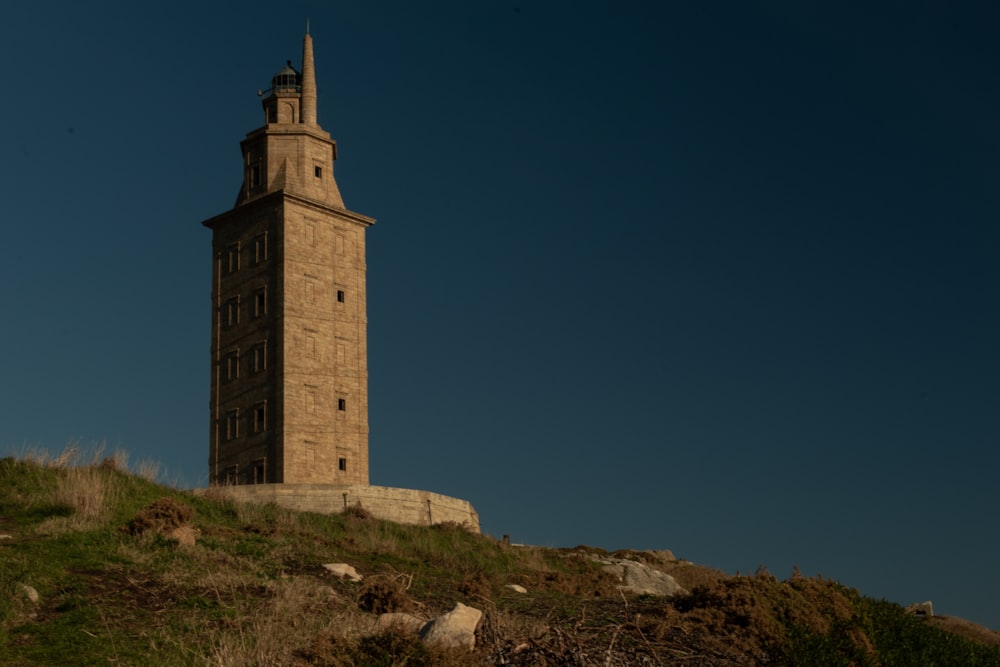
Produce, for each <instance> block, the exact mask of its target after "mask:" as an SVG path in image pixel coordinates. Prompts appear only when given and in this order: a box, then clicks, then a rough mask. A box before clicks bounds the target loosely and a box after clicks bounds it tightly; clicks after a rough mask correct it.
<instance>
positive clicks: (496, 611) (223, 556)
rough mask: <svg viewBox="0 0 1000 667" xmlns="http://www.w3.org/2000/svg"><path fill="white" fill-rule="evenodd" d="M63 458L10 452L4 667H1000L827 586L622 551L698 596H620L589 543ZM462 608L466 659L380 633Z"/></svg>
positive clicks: (3, 527)
mask: <svg viewBox="0 0 1000 667" xmlns="http://www.w3.org/2000/svg"><path fill="white" fill-rule="evenodd" d="M72 458H73V457H72V456H64V457H62V460H45V459H42V460H37V459H36V460H21V459H14V458H5V459H2V460H0V664H4V665H49V664H76V665H107V664H109V663H111V664H125V665H144V664H162V665H328V666H349V665H408V666H414V665H476V664H483V665H496V664H506V665H675V664H677V665H688V666H693V665H872V666H874V665H887V666H889V665H892V666H896V665H900V666H909V665H956V666H958V665H961V666H962V667H968V666H974V665H997V666H1000V648H998V647H997V645H996V644H998V643H1000V642H998V639H1000V638H998V636H997V635H996V634H995V633H991V632H989V631H986V630H985V629H982V628H978V627H977V626H972V625H971V624H963V623H960V622H954V623H951V624H949V622H948V619H937V618H936V619H933V622H931V623H928V622H925V621H921V620H919V619H916V618H913V617H911V616H909V615H907V614H905V613H904V612H903V611H902V609H901V608H900V607H899V606H898V605H896V604H893V603H890V602H885V601H878V600H872V599H869V598H865V597H862V596H860V595H858V593H857V592H856V591H854V590H852V589H850V588H847V587H845V586H842V585H840V584H838V583H836V582H831V581H826V580H822V579H813V578H806V577H801V576H793V577H792V578H791V579H789V580H787V581H779V580H778V579H776V578H775V577H773V576H771V575H770V574H768V573H766V572H759V573H757V574H756V575H754V576H750V577H747V576H743V577H732V576H727V575H725V574H723V573H721V572H718V571H715V570H712V569H709V568H705V567H700V566H697V565H693V564H690V563H687V562H685V561H677V560H673V559H672V558H669V557H668V555H667V554H663V553H653V552H627V551H626V552H618V553H617V554H615V556H616V557H619V558H630V559H633V560H638V561H642V562H645V563H646V564H647V565H649V566H651V567H653V568H656V569H659V570H661V571H663V572H666V573H668V574H670V575H671V576H673V577H674V578H675V579H676V580H677V581H678V583H680V584H681V585H682V586H684V587H685V588H686V589H688V590H689V591H691V593H690V595H684V596H681V597H678V598H675V599H673V600H668V599H664V598H658V597H653V596H634V595H623V594H622V593H621V592H620V591H619V589H618V588H617V585H618V583H619V582H618V581H617V580H616V579H614V578H613V577H612V576H611V575H609V574H607V573H605V572H604V571H602V569H601V567H600V565H599V564H598V563H595V562H594V558H593V557H594V556H595V555H596V556H607V555H608V554H606V553H605V552H603V551H600V550H596V549H590V548H587V547H577V548H575V549H545V548H534V547H517V546H511V545H505V544H502V543H500V542H498V541H496V540H493V539H491V538H489V537H486V536H479V535H472V534H469V533H467V532H466V531H464V530H462V529H461V528H459V527H457V526H436V527H418V526H401V525H398V524H393V523H389V522H383V521H377V520H374V519H372V518H370V517H367V516H365V513H364V512H361V511H359V512H352V513H350V514H348V515H338V516H321V515H316V514H309V513H299V512H293V511H290V510H285V509H282V508H279V507H276V506H273V505H263V506H261V505H237V504H234V503H232V502H229V501H226V500H225V499H223V498H219V497H213V496H212V494H208V495H207V496H204V497H196V496H193V495H190V494H187V493H184V492H181V491H177V490H175V489H171V488H167V487H164V486H161V485H157V484H155V483H153V482H151V481H149V480H148V479H145V478H144V477H143V476H142V475H138V474H132V473H129V472H127V471H126V470H124V466H123V465H122V461H121V460H120V459H116V458H114V457H112V458H107V459H103V460H98V459H99V457H95V458H94V459H93V460H91V461H89V462H87V463H85V464H81V463H79V462H78V461H73V460H71V459H72ZM177 526H187V528H186V530H187V532H186V533H179V534H178V536H179V537H180V538H181V539H180V541H179V540H178V539H175V538H172V537H169V536H168V535H169V534H170V531H171V530H172V529H173V528H176V527H177ZM192 529H193V530H192ZM191 534H193V535H194V536H195V538H196V543H195V544H194V545H184V544H181V543H180V542H181V541H185V540H184V538H185V537H186V536H190V535H191ZM331 562H343V563H348V564H350V565H353V566H354V567H355V568H356V569H357V570H358V572H360V573H361V574H362V575H364V577H365V578H364V580H363V581H362V582H359V583H350V582H347V581H341V580H338V579H336V578H334V577H333V576H332V575H330V574H329V573H328V572H327V571H326V570H325V569H324V568H323V567H322V565H323V564H324V563H331ZM507 584H519V585H521V586H523V587H524V588H526V589H527V591H528V592H527V593H517V592H515V591H513V590H511V589H509V588H507V587H506V585H507ZM455 602H463V603H465V604H467V605H469V606H473V607H476V608H477V609H480V610H482V611H483V612H484V616H483V620H482V622H481V624H480V626H479V630H478V631H477V649H476V652H475V653H472V654H470V653H468V652H462V651H456V650H452V651H448V650H443V649H438V648H434V647H427V646H425V645H424V644H422V643H421V642H420V641H419V640H418V639H416V638H415V637H412V636H409V635H406V634H402V633H399V632H386V633H375V632H374V623H375V619H376V618H377V615H378V614H379V613H381V612H385V611H407V612H410V613H412V614H414V615H417V616H420V617H422V618H430V617H433V616H435V615H437V614H439V613H442V612H444V611H447V610H449V609H451V608H452V607H453V606H454V604H455ZM942 623H943V624H945V625H946V627H948V628H951V629H952V630H957V631H961V632H962V633H964V635H965V636H962V635H960V634H957V633H956V632H954V631H948V630H946V629H943V628H942V627H939V625H940V624H942ZM990 642H992V643H993V644H994V645H990Z"/></svg>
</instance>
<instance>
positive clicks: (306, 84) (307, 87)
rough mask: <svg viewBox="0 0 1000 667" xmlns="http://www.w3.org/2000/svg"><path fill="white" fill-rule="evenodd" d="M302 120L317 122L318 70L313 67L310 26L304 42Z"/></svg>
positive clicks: (310, 123) (304, 121)
mask: <svg viewBox="0 0 1000 667" xmlns="http://www.w3.org/2000/svg"><path fill="white" fill-rule="evenodd" d="M302 122H303V123H305V124H306V125H315V124H316V70H315V69H313V41H312V37H311V36H310V35H309V29H308V28H306V36H305V39H304V40H303V42H302Z"/></svg>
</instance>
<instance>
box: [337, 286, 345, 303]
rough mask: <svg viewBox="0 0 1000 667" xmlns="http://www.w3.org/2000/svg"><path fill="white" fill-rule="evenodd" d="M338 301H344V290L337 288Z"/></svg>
mask: <svg viewBox="0 0 1000 667" xmlns="http://www.w3.org/2000/svg"><path fill="white" fill-rule="evenodd" d="M337 303H344V290H342V289H339V290H337Z"/></svg>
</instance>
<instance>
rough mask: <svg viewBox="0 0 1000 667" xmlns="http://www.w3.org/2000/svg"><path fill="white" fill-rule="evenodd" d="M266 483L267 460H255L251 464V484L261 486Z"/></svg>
mask: <svg viewBox="0 0 1000 667" xmlns="http://www.w3.org/2000/svg"><path fill="white" fill-rule="evenodd" d="M266 481H267V459H257V460H256V461H254V462H253V483H254V484H263V483H265V482H266Z"/></svg>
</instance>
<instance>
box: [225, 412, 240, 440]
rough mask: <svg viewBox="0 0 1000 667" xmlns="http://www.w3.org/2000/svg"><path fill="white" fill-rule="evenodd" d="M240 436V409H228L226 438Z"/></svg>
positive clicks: (230, 438) (231, 438) (232, 438)
mask: <svg viewBox="0 0 1000 667" xmlns="http://www.w3.org/2000/svg"><path fill="white" fill-rule="evenodd" d="M238 437H240V411H239V409H236V410H230V411H229V412H227V413H226V440H235V439H236V438H238Z"/></svg>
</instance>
